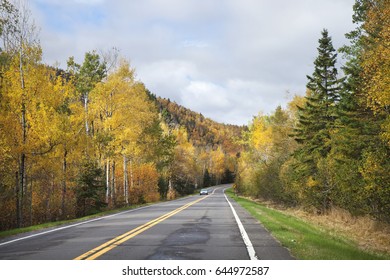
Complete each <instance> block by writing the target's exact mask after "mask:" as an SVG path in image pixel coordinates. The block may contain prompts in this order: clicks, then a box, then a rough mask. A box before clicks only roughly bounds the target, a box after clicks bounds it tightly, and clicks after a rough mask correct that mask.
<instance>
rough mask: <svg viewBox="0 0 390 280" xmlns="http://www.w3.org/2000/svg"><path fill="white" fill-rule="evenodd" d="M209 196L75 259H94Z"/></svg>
mask: <svg viewBox="0 0 390 280" xmlns="http://www.w3.org/2000/svg"><path fill="white" fill-rule="evenodd" d="M207 197H208V196H205V197H202V198H199V199H197V200H195V201H192V202H190V203H187V204H185V205H183V206H181V207H179V208H177V209H175V210H173V211H171V212H169V213H167V214H164V215H162V216H160V217H158V218H156V219H154V220H152V221H150V222H147V223H145V224H143V225H141V226H139V227H137V228H135V229H132V230H130V231H128V232H126V233H124V234H122V235H119V236H117V237H115V238H113V239H111V240H110V241H108V242H106V243H103V244H102V245H100V246H98V247H96V248H94V249H92V250H90V251H88V252H86V253H84V254H82V255H80V256H78V257H77V258H75V260H94V259H96V258H98V257H100V256H101V255H103V254H105V253H107V252H108V251H110V250H112V249H114V248H116V247H117V246H119V245H120V244H122V243H123V242H126V241H127V240H129V239H131V238H133V237H135V236H137V235H138V234H140V233H142V232H144V231H146V230H148V229H150V228H152V227H154V226H155V225H157V224H159V223H161V222H163V221H165V220H166V219H168V218H170V217H172V216H173V215H176V214H177V213H179V212H181V211H183V210H185V209H187V208H188V207H190V206H192V205H194V204H196V203H198V202H200V201H202V200H203V199H206V198H207Z"/></svg>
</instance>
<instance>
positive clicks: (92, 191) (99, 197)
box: [76, 159, 106, 217]
mask: <svg viewBox="0 0 390 280" xmlns="http://www.w3.org/2000/svg"><path fill="white" fill-rule="evenodd" d="M76 183H77V188H76V201H77V216H78V217H82V216H85V215H91V214H94V213H96V212H99V211H100V210H101V209H102V207H104V206H106V203H105V202H104V191H105V185H104V177H103V170H102V169H101V168H99V167H98V165H97V163H96V162H95V161H92V160H90V159H85V160H84V162H83V164H82V166H81V169H80V173H79V175H78V178H77V181H76Z"/></svg>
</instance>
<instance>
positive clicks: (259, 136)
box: [236, 0, 390, 222]
mask: <svg viewBox="0 0 390 280" xmlns="http://www.w3.org/2000/svg"><path fill="white" fill-rule="evenodd" d="M353 20H354V23H355V24H356V25H357V28H356V30H354V31H352V32H350V33H348V34H347V35H346V36H347V38H348V39H350V42H351V44H350V45H349V46H344V47H342V48H341V49H340V52H341V53H342V54H343V55H344V57H345V59H346V63H345V65H344V66H343V67H342V70H343V73H344V75H343V76H341V75H339V74H338V69H337V68H336V57H337V52H336V51H335V49H334V48H333V45H332V40H331V37H330V36H329V34H328V32H327V30H323V32H322V36H321V38H320V40H319V46H318V56H317V58H316V60H315V61H314V71H313V74H312V75H310V76H307V78H308V84H307V94H306V96H305V97H298V96H297V97H295V98H294V100H292V101H291V102H290V104H289V106H288V108H287V109H282V108H281V107H278V108H277V109H276V111H275V112H274V113H273V114H271V115H269V116H265V115H260V116H258V117H256V118H254V120H253V122H252V124H251V125H250V127H249V132H247V133H246V134H245V137H244V144H245V145H246V152H245V153H243V154H242V157H241V160H240V162H239V176H238V177H237V180H236V187H237V190H238V191H240V192H243V193H246V194H249V195H254V196H257V197H262V198H264V199H268V200H273V201H276V202H278V203H284V204H286V205H292V206H296V205H300V206H305V207H307V208H308V209H311V210H314V211H316V212H318V213H325V212H327V211H328V210H329V209H331V208H332V207H340V208H343V209H347V210H349V211H350V212H351V213H352V214H355V215H367V214H368V215H371V216H372V217H373V218H375V219H378V220H382V221H386V222H390V115H389V108H390V107H389V106H390V4H389V1H386V0H375V1H374V0H358V1H356V3H355V5H354V16H353Z"/></svg>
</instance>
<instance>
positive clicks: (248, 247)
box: [223, 190, 258, 260]
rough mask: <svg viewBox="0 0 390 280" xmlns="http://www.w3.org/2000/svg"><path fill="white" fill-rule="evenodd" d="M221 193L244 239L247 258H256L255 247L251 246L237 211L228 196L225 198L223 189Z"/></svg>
mask: <svg viewBox="0 0 390 280" xmlns="http://www.w3.org/2000/svg"><path fill="white" fill-rule="evenodd" d="M223 194H224V195H225V199H226V201H227V202H228V203H229V206H230V208H231V209H232V212H233V215H234V218H235V219H236V222H237V225H238V228H239V229H240V232H241V236H242V240H243V241H244V243H245V246H246V250H247V251H248V254H249V258H250V259H251V260H258V257H257V256H256V251H255V249H254V248H253V245H252V242H251V240H250V239H249V236H248V234H247V233H246V230H245V228H244V226H243V224H242V223H241V220H240V218H239V217H238V215H237V213H236V210H235V209H234V207H233V205H232V204H231V203H230V201H229V200H228V198H227V196H226V194H225V190H224V191H223Z"/></svg>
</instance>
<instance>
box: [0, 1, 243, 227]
mask: <svg viewBox="0 0 390 280" xmlns="http://www.w3.org/2000/svg"><path fill="white" fill-rule="evenodd" d="M0 8H1V21H0V24H1V26H0V27H1V28H0V32H1V38H2V41H3V48H2V49H1V57H0V77H1V79H0V174H1V176H0V213H1V215H0V230H6V229H11V228H17V227H25V226H30V225H35V224H40V223H45V222H50V221H58V220H64V219H72V218H76V217H82V216H85V215H90V214H94V213H97V212H100V211H104V210H109V209H114V208H120V207H126V206H130V205H133V204H143V203H149V202H155V201H159V200H165V199H173V198H175V197H178V196H182V195H186V194H192V193H193V192H194V191H196V190H199V189H200V188H202V187H204V186H211V185H215V184H220V183H221V182H233V180H234V177H233V176H234V173H235V171H236V170H235V168H236V158H237V154H238V153H239V151H240V147H239V145H237V144H236V143H234V139H235V138H239V137H240V135H241V131H242V130H243V129H245V128H244V127H238V126H232V125H224V124H218V123H216V122H214V121H212V120H210V119H207V118H205V117H203V116H202V115H201V114H198V113H195V112H191V111H190V110H187V109H186V108H184V107H181V106H179V105H178V104H176V103H174V102H170V101H169V100H164V99H161V98H157V97H156V96H155V95H154V94H152V93H151V92H150V91H149V90H148V89H147V88H146V87H145V85H144V84H143V83H142V82H140V81H138V80H136V79H135V70H134V69H133V68H132V67H131V66H130V64H129V62H128V61H127V60H126V59H123V58H121V56H120V53H119V52H118V51H117V50H116V49H112V50H109V51H107V52H104V53H98V52H96V51H90V52H87V53H86V54H85V57H84V61H81V62H77V61H75V59H74V57H70V58H69V59H68V61H67V69H58V68H53V67H51V66H48V65H45V64H44V63H43V61H42V54H43V50H42V48H41V46H40V44H39V39H38V35H37V32H36V26H34V24H33V21H32V19H31V13H30V11H29V10H27V9H26V8H25V7H23V6H21V7H16V6H14V5H12V4H10V3H9V2H8V1H6V0H2V1H1V6H0Z"/></svg>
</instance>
